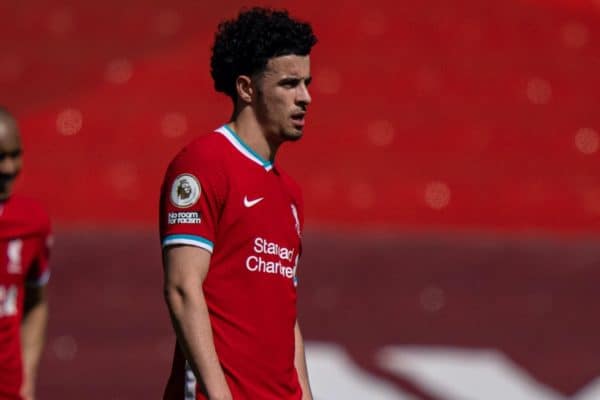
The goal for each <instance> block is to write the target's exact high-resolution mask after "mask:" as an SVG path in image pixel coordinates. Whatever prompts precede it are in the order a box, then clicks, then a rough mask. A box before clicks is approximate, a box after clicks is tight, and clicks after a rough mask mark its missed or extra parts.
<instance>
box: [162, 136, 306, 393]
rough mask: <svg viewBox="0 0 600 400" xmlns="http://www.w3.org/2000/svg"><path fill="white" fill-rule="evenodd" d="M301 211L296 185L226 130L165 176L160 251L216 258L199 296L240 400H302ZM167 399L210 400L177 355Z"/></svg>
mask: <svg viewBox="0 0 600 400" xmlns="http://www.w3.org/2000/svg"><path fill="white" fill-rule="evenodd" d="M302 211H303V208H302V201H301V194H300V189H299V187H298V186H297V185H296V183H295V182H293V181H292V179H291V178H290V177H288V176H287V175H286V174H284V173H283V172H282V171H281V170H279V169H278V168H277V167H275V166H274V165H272V164H271V163H270V162H269V161H266V160H264V159H262V158H261V157H260V156H259V155H258V154H256V153H255V152H254V151H253V150H252V149H251V148H250V147H248V146H247V145H246V144H245V143H243V141H242V140H241V139H240V138H239V137H238V136H237V135H236V134H235V133H234V132H233V131H232V130H231V129H230V128H229V127H228V126H223V127H221V128H219V129H217V131H216V132H215V133H212V134H209V135H207V136H203V137H200V138H198V139H196V140H195V141H194V142H192V143H191V144H189V145H188V146H186V147H185V148H184V149H183V150H182V151H181V152H180V153H179V154H178V155H177V156H176V157H175V159H174V160H173V161H172V162H171V164H170V165H169V167H168V170H167V173H166V177H165V180H164V183H163V187H162V195H161V204H160V229H161V241H162V246H163V247H166V246H170V245H181V244H183V245H190V246H197V247H200V248H203V249H205V250H207V251H209V252H211V253H212V256H211V261H210V266H209V271H208V274H207V276H206V279H205V281H204V284H203V288H202V289H203V291H204V295H205V298H206V302H207V305H208V310H209V315H210V321H211V325H212V330H213V334H214V342H215V343H214V344H215V348H216V351H217V354H218V356H219V360H220V362H221V366H222V367H223V371H224V372H225V376H226V379H227V383H228V384H229V387H230V389H231V392H232V395H233V398H234V399H236V400H258V399H260V400H296V399H300V398H301V394H302V391H301V388H300V385H299V382H298V376H297V373H296V369H295V367H294V324H295V321H296V283H297V280H296V266H297V263H298V258H299V255H300V251H301V241H300V236H301V230H302V225H303V220H302V215H303V214H302ZM196 386H197V387H196ZM194 392H195V393H196V394H195V396H194ZM165 398H166V399H184V398H185V399H194V398H196V399H206V396H205V394H203V389H202V384H201V383H200V382H199V383H198V384H197V385H196V384H195V382H194V375H193V373H191V371H190V370H189V368H186V362H185V358H184V356H183V355H182V353H181V351H180V350H179V347H178V346H176V348H175V356H174V360H173V368H172V371H171V376H170V379H169V382H168V385H167V388H166V391H165Z"/></svg>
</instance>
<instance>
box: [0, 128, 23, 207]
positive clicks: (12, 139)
mask: <svg viewBox="0 0 600 400" xmlns="http://www.w3.org/2000/svg"><path fill="white" fill-rule="evenodd" d="M21 155H22V149H21V138H20V136H19V131H18V128H17V124H16V122H15V121H14V120H12V119H11V118H8V117H2V116H0V200H6V199H7V198H8V197H9V196H10V194H11V192H12V188H13V183H14V181H15V178H16V177H17V176H18V175H19V172H20V171H21V165H22V157H21Z"/></svg>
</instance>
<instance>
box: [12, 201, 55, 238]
mask: <svg viewBox="0 0 600 400" xmlns="http://www.w3.org/2000/svg"><path fill="white" fill-rule="evenodd" d="M2 213H3V215H2V218H3V219H5V222H6V224H4V225H5V226H10V227H11V228H12V229H13V230H14V231H15V233H17V232H18V233H19V234H26V233H42V234H47V233H48V232H49V231H50V217H49V215H48V211H47V210H46V207H44V206H43V205H42V203H41V202H39V201H38V200H35V199H33V198H30V197H27V196H22V195H19V194H13V195H12V196H11V197H10V199H8V200H7V201H6V203H5V204H4V209H3V212H2Z"/></svg>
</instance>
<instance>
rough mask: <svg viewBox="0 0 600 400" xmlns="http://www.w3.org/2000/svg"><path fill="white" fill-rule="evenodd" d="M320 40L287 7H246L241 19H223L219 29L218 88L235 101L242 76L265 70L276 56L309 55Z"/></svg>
mask: <svg viewBox="0 0 600 400" xmlns="http://www.w3.org/2000/svg"><path fill="white" fill-rule="evenodd" d="M316 43H317V38H316V36H315V35H314V33H313V31H312V28H311V26H310V25H309V24H308V23H306V22H301V21H297V20H295V19H292V18H291V17H290V15H289V14H288V12H287V11H285V10H273V9H269V8H262V7H254V8H251V9H249V10H242V11H241V12H240V13H239V15H238V17H237V19H232V20H227V21H223V22H221V23H220V24H219V26H218V28H217V32H216V33H215V42H214V45H213V48H212V57H211V60H210V67H211V75H212V78H213V81H214V83H215V90H216V91H217V92H223V93H225V94H226V95H228V96H229V97H231V98H232V99H233V100H234V101H235V99H236V98H237V92H236V89H235V80H236V78H237V77H238V76H240V75H247V76H252V75H254V74H256V73H259V72H262V71H264V69H265V67H266V66H267V62H268V61H269V59H270V58H273V57H279V56H285V55H290V54H294V55H299V56H306V55H308V54H310V50H311V49H312V47H313V46H314V45H315V44H316Z"/></svg>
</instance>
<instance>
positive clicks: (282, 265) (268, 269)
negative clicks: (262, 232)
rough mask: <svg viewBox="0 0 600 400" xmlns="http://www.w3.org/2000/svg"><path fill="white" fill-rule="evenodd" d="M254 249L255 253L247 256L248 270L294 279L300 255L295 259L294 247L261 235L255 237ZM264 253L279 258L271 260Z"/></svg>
mask: <svg viewBox="0 0 600 400" xmlns="http://www.w3.org/2000/svg"><path fill="white" fill-rule="evenodd" d="M252 249H253V250H254V254H253V255H251V256H249V257H248V258H246V269H248V271H250V272H263V273H267V274H278V275H281V276H283V277H285V278H288V279H292V278H293V277H294V276H295V274H296V265H297V264H298V256H296V258H295V260H294V252H295V251H294V249H288V248H287V247H284V246H281V245H279V244H277V243H275V242H269V241H268V240H267V239H265V238H261V237H257V238H255V239H254V246H253V248H252ZM262 254H266V255H274V256H277V257H278V258H279V259H278V260H277V261H271V260H268V259H265V258H263V257H262ZM292 260H293V261H292Z"/></svg>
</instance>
